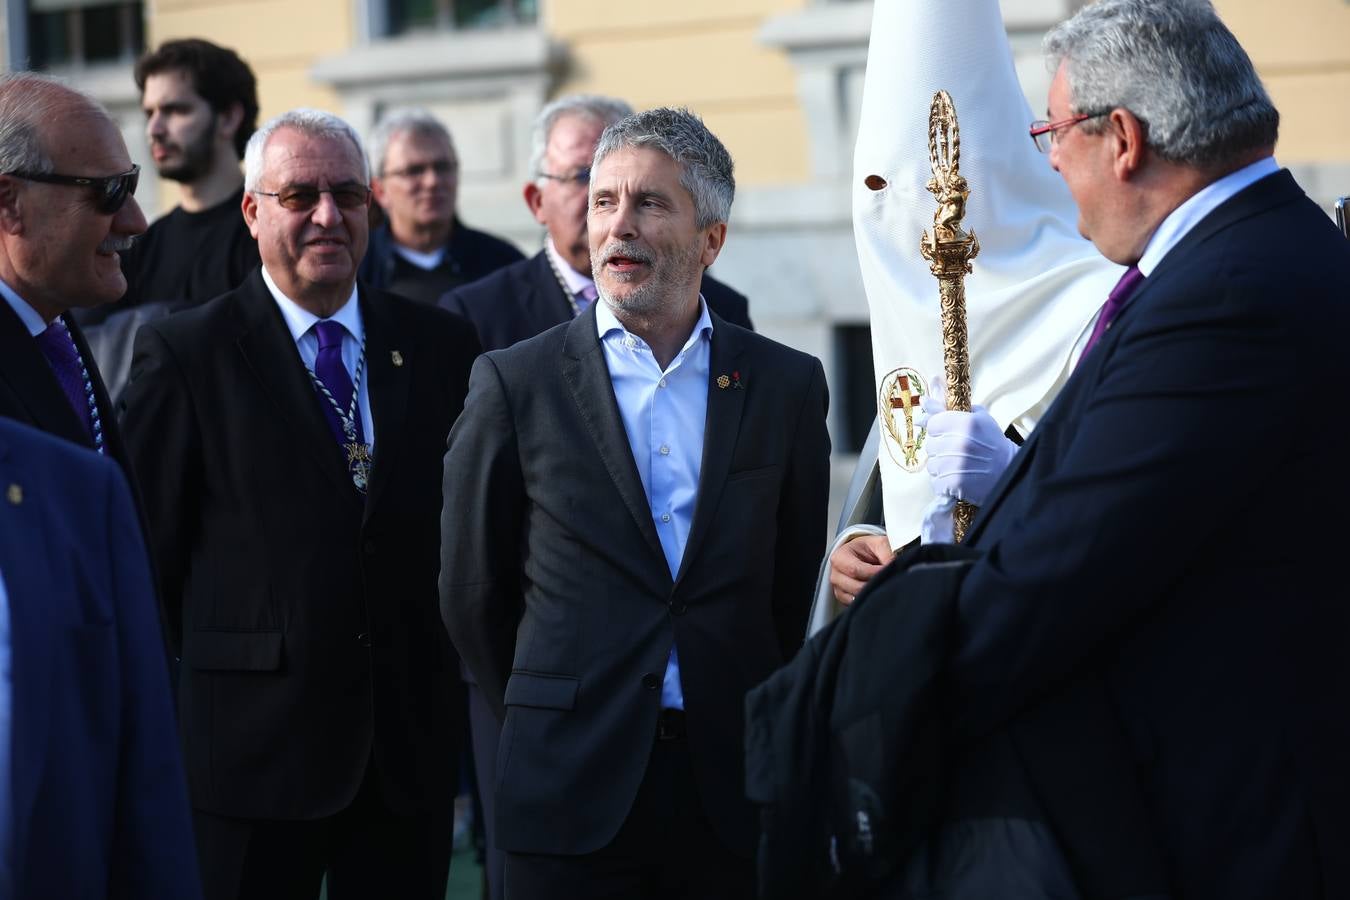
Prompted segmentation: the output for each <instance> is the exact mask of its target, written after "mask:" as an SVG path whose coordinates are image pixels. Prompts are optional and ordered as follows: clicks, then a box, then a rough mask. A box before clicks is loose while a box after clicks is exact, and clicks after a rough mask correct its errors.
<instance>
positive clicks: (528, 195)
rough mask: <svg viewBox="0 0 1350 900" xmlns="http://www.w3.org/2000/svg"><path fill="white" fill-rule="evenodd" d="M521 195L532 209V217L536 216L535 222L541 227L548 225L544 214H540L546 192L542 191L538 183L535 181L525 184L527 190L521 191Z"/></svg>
mask: <svg viewBox="0 0 1350 900" xmlns="http://www.w3.org/2000/svg"><path fill="white" fill-rule="evenodd" d="M521 194H522V195H523V196H524V197H525V205H526V206H528V207H529V208H530V215H532V216H534V220H535V221H536V222H538V223H539V224H540V225H548V223H547V222H545V221H544V216H543V213H542V212H540V210H541V209H542V208H543V206H544V192H543V191H542V190H540V188H539V185H538V183H536V182H534V181H527V182H525V188H524V189H523V190H522V191H521Z"/></svg>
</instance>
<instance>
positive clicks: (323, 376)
mask: <svg viewBox="0 0 1350 900" xmlns="http://www.w3.org/2000/svg"><path fill="white" fill-rule="evenodd" d="M314 333H315V334H316V335H317V336H318V338H319V356H318V358H317V359H315V360H314V374H315V375H317V376H318V377H319V380H320V381H322V382H323V386H324V387H326V388H328V393H330V394H332V395H333V400H334V401H335V402H336V403H337V405H338V409H341V410H342V412H343V414H344V415H345V414H346V413H347V412H349V411H351V409H352V377H351V376H350V375H348V374H347V367H346V366H344V365H343V364H342V337H343V335H345V334H346V333H347V329H346V328H344V327H342V325H341V324H340V323H338V322H333V321H331V320H321V321H318V322H315V323H314ZM319 399H320V400H322V401H323V402H322V404H321V405H322V406H323V414H324V417H325V418H326V419H328V427H329V428H331V429H333V436H334V437H335V438H337V442H338V443H339V444H346V443H348V439H347V434H346V432H344V431H343V429H342V420H341V419H340V418H339V417H338V414H337V410H336V409H334V408H333V404H332V403H330V402H329V401H328V398H327V397H320V398H319ZM352 418H353V420H354V421H353V422H352V424H353V425H354V426H355V427H356V441H357V443H364V442H365V437H364V435H363V431H364V429H363V428H362V427H361V412H360V410H359V409H358V410H356V411H355V415H354V416H353V417H352Z"/></svg>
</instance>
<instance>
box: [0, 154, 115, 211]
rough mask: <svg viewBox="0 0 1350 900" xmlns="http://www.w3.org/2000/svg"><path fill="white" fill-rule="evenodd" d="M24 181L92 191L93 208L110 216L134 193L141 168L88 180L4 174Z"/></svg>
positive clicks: (21, 173) (46, 175)
mask: <svg viewBox="0 0 1350 900" xmlns="http://www.w3.org/2000/svg"><path fill="white" fill-rule="evenodd" d="M4 174H6V175H11V176H13V177H15V178H22V179H23V180H24V181H41V182H43V183H44V184H73V185H76V186H77V187H91V188H93V189H94V208H95V209H97V210H98V211H99V212H101V213H103V214H104V215H105V216H110V215H112V214H114V213H116V212H117V211H118V210H119V209H121V208H122V206H123V204H125V203H126V202H127V198H128V197H130V196H131V195H132V194H134V193H136V185H137V184H139V183H140V180H141V167H140V166H137V165H133V166H132V167H131V171H129V172H123V173H122V174H120V175H109V176H107V177H106V178H88V177H85V176H83V175H58V174H56V173H55V172H5V173H4Z"/></svg>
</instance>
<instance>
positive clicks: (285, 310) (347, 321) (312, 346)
mask: <svg viewBox="0 0 1350 900" xmlns="http://www.w3.org/2000/svg"><path fill="white" fill-rule="evenodd" d="M262 275H263V281H265V282H266V283H267V290H268V291H270V292H271V294H272V299H273V300H275V301H276V302H277V306H278V308H280V309H281V317H282V318H283V319H285V320H286V327H287V328H288V329H290V332H291V338H292V339H293V340H294V341H295V348H296V349H297V350H298V351H300V359H301V361H302V362H304V364H305V365H306V366H308V367H309V370H310V371H311V372H313V371H314V361H315V360H317V359H318V358H319V335H318V332H316V331H315V330H314V323H316V322H318V321H319V317H318V316H316V315H314V313H312V312H310V311H309V310H307V309H304V308H303V307H301V306H300V304H298V303H296V302H295V301H294V300H292V299H291V298H290V297H287V296H286V295H285V294H283V293H282V292H281V289H280V288H278V287H277V284H276V282H275V281H273V280H272V276H271V275H268V274H267V267H266V266H263V270H262ZM329 319H330V320H331V321H333V322H337V323H338V324H340V325H341V326H342V327H343V328H345V329H346V330H347V333H346V334H345V335H344V336H343V338H342V364H343V365H344V366H346V368H347V375H348V377H350V378H351V379H352V381H353V382H355V381H356V361H357V360H358V359H359V358H360V356H361V341H362V340H363V339H364V338H365V336H366V329H365V324H364V323H363V322H362V321H361V304H360V303H358V302H357V299H356V286H355V285H353V286H352V295H351V296H350V297H348V298H347V302H346V303H344V304H342V308H341V309H339V310H338V311H337V312H335V313H333V314H332V315H331V316H329ZM316 396H317V395H316ZM320 399H323V398H320ZM324 402H325V403H326V402H328V401H327V400H324ZM356 405H357V407H358V408H359V409H360V411H361V427H362V428H363V429H364V432H363V433H364V435H365V438H366V443H367V444H370V453H371V456H374V455H375V420H374V418H373V417H372V416H371V414H370V361H369V360H366V365H365V367H364V368H363V370H362V372H361V385H360V387H359V388H357V397H356Z"/></svg>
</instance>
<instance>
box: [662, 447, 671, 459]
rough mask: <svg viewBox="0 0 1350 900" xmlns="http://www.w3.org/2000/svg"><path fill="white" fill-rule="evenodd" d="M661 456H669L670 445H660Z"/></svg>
mask: <svg viewBox="0 0 1350 900" xmlns="http://www.w3.org/2000/svg"><path fill="white" fill-rule="evenodd" d="M661 455H662V456H669V455H670V445H668V444H662V445H661Z"/></svg>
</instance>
